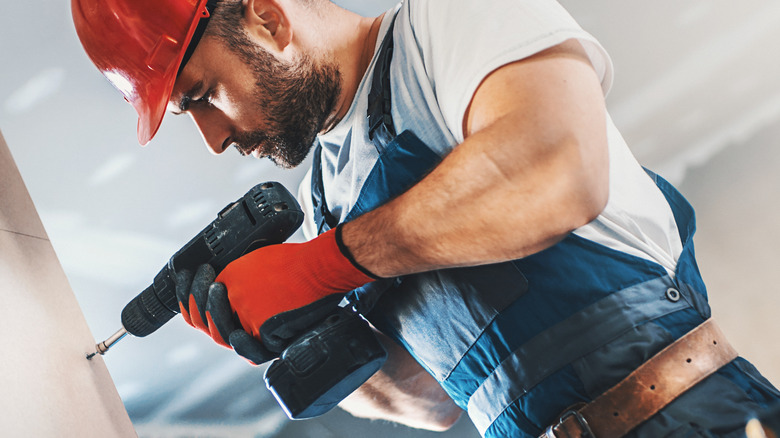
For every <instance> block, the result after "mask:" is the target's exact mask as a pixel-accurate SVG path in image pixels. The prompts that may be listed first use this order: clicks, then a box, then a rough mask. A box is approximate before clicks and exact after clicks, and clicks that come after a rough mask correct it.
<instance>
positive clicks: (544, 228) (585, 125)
mask: <svg viewBox="0 0 780 438" xmlns="http://www.w3.org/2000/svg"><path fill="white" fill-rule="evenodd" d="M559 55H560V53H552V54H542V55H537V56H540V58H539V59H536V57H535V58H534V59H532V60H530V61H523V62H521V63H517V64H516V65H510V66H509V67H504V68H502V69H501V70H499V71H497V72H496V73H494V74H493V75H491V77H489V78H488V79H489V80H486V81H485V83H483V85H482V86H481V87H480V90H479V91H478V92H477V94H476V95H475V97H474V101H473V102H472V107H474V108H475V110H474V111H476V112H475V113H474V115H473V117H471V118H470V119H469V121H470V122H471V123H470V124H469V125H470V127H471V129H468V130H467V132H468V131H471V132H474V134H473V135H470V136H468V137H467V139H466V140H465V141H464V142H463V143H462V144H461V145H459V146H458V147H457V148H456V149H455V150H454V151H453V152H452V153H451V154H450V155H449V156H447V157H446V158H445V160H444V161H443V162H442V163H441V164H440V165H439V166H438V167H437V168H436V169H434V171H433V172H431V173H430V174H429V175H428V176H427V177H426V178H425V179H423V180H422V181H421V182H420V183H418V184H417V185H416V186H414V187H413V188H412V189H410V190H409V191H407V192H406V193H404V194H403V195H402V196H400V197H398V198H396V199H394V200H393V201H391V202H390V203H388V204H386V205H384V206H383V207H381V208H378V209H376V210H374V211H373V212H370V213H368V214H366V215H364V216H362V217H361V218H359V219H357V220H355V221H353V222H351V223H349V224H347V225H346V226H345V227H344V230H343V238H344V243H345V245H346V246H347V247H348V248H349V249H350V251H351V252H352V253H353V255H354V257H355V259H356V260H357V261H358V263H360V264H362V265H363V266H365V267H366V268H367V269H369V270H370V271H372V272H374V273H375V274H377V275H380V276H395V275H402V274H408V273H413V272H419V271H426V270H431V269H439V268H446V267H455V266H467V265H478V264H485V263H493V262H499V261H504V260H510V259H515V258H520V257H524V256H526V255H529V254H533V253H535V252H538V251H540V250H542V249H544V248H547V247H549V246H551V245H553V244H554V243H556V242H558V241H559V240H561V239H562V238H563V237H565V236H566V234H567V233H569V232H570V231H572V230H573V229H575V228H577V227H579V226H582V225H584V224H586V223H588V222H589V221H591V220H592V219H594V218H595V217H596V216H597V215H598V214H599V213H600V212H601V210H602V209H603V208H604V206H605V205H606V201H607V193H608V153H607V146H606V133H605V131H606V122H605V111H604V108H603V107H604V104H603V97H602V95H601V89H600V86H599V83H598V81H597V79H596V77H595V74H594V72H593V70H592V68H591V67H590V65H589V64H586V61H583V60H582V58H581V57H582V56H584V54H581V53H577V52H576V51H575V53H572V52H571V51H565V53H564V54H563V56H559ZM518 78H519V81H518ZM535 81H536V82H538V83H536V82H535ZM517 84H519V85H517ZM507 95H510V96H511V97H509V98H507V97H503V96H507ZM518 101H520V102H533V105H529V104H525V105H520V106H518V105H517V102H518ZM479 108H483V110H481V111H479V110H478V109H479ZM484 108H487V110H484Z"/></svg>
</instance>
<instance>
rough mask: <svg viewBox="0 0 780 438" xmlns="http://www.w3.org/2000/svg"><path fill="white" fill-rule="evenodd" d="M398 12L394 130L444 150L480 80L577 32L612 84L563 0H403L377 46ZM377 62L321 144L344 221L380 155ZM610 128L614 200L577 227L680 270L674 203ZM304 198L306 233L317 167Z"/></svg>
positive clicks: (330, 201) (328, 190)
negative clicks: (369, 112) (373, 88)
mask: <svg viewBox="0 0 780 438" xmlns="http://www.w3.org/2000/svg"><path fill="white" fill-rule="evenodd" d="M396 12H397V14H398V17H397V19H396V23H395V27H394V30H393V39H394V46H395V47H394V51H393V60H392V64H391V68H390V78H391V89H392V104H393V107H392V114H393V121H394V124H395V128H396V132H399V133H400V132H402V131H404V130H406V129H411V130H412V131H413V132H414V133H415V134H416V135H417V136H418V137H420V139H421V140H422V141H423V142H424V143H425V144H427V145H428V146H429V147H431V148H432V149H433V150H434V151H435V152H436V153H437V154H439V155H440V156H442V157H444V156H446V155H447V154H448V153H449V152H450V151H452V149H453V148H455V147H457V145H458V144H460V143H461V142H462V141H463V131H462V126H463V116H464V114H465V111H466V108H467V106H468V104H469V102H470V101H471V98H472V96H473V95H474V92H475V91H476V89H477V87H478V86H479V84H480V83H481V81H482V80H483V79H484V78H485V77H486V76H487V75H488V74H489V73H491V72H492V71H494V70H496V69H497V68H500V67H501V66H503V65H505V64H508V63H511V62H514V61H518V60H521V59H523V58H527V57H529V56H531V55H533V54H535V53H538V52H540V51H542V50H545V49H547V48H550V47H552V46H555V45H557V44H560V43H562V42H564V41H566V40H569V39H576V40H578V41H579V42H580V43H581V44H582V46H583V47H584V49H585V51H586V53H587V54H588V57H589V59H590V61H591V64H592V65H593V68H594V70H595V71H596V73H597V75H598V77H599V78H600V79H601V85H602V89H603V91H604V93H605V94H606V93H607V91H608V90H609V88H610V86H611V84H612V62H611V60H610V58H609V55H607V53H606V51H605V50H604V48H603V47H602V46H601V45H600V44H599V43H598V41H596V39H595V38H593V37H592V36H591V35H590V34H588V33H587V32H585V31H584V30H582V29H581V28H580V26H579V25H578V24H577V23H576V22H575V21H574V19H573V18H572V17H571V16H570V15H569V14H568V13H567V12H566V10H564V9H563V7H562V6H561V5H560V4H558V3H557V2H556V1H553V0H491V1H490V2H485V1H482V0H440V1H435V0H406V1H405V2H404V3H402V4H400V5H399V6H396V8H394V9H393V10H391V11H388V13H386V14H385V17H384V19H383V20H382V24H381V27H380V31H379V37H378V38H377V43H376V48H375V51H378V49H379V46H380V44H381V42H382V39H383V38H384V35H385V34H386V33H387V29H388V27H389V24H390V20H391V19H392V17H393V15H394V14H395V13H396ZM373 71H374V62H373V61H372V63H371V65H370V66H369V68H368V71H367V72H366V74H365V76H364V77H363V80H362V82H361V83H360V86H359V88H358V91H357V93H356V96H355V100H354V101H353V102H352V106H351V108H350V109H349V111H348V113H347V114H346V116H345V117H344V119H342V120H341V122H340V123H339V124H338V125H337V126H336V127H334V129H332V130H331V131H330V132H328V133H327V134H324V135H321V136H320V137H319V138H318V139H319V141H320V143H321V144H322V146H323V148H322V156H321V158H322V169H323V185H324V188H325V198H326V201H327V205H328V207H329V208H330V211H331V213H332V214H333V215H334V216H335V217H336V218H338V219H339V220H343V219H344V218H345V217H346V216H347V214H348V213H349V211H350V209H351V208H352V206H353V205H354V203H355V201H356V198H357V196H358V194H359V193H360V189H361V188H362V185H363V182H364V181H365V178H366V177H367V176H368V174H369V173H370V171H371V169H372V168H373V166H374V163H375V162H376V160H377V158H378V156H379V152H378V151H377V150H376V147H375V146H374V145H373V143H372V142H370V141H369V139H368V136H367V132H368V127H367V121H366V108H367V104H368V92H369V89H370V85H371V78H372V76H373ZM606 129H607V133H608V141H609V159H610V164H609V172H610V195H609V202H608V203H607V206H606V208H605V209H604V211H603V212H602V213H601V215H600V216H599V217H598V218H597V219H596V220H594V221H593V222H591V223H589V224H588V225H585V226H583V227H581V228H579V229H577V230H575V233H576V234H577V235H579V236H581V237H583V238H586V239H589V240H592V241H595V242H597V243H600V244H602V245H605V246H607V247H610V248H613V249H617V250H619V251H622V252H625V253H629V254H632V255H635V256H639V257H642V258H645V259H648V260H652V261H655V262H657V263H659V264H660V265H661V266H664V267H665V268H666V269H667V271H668V272H669V273H670V274H673V271H674V268H675V266H676V262H677V258H678V257H679V255H680V252H681V251H682V243H681V241H680V237H679V234H678V231H677V226H676V224H675V220H674V216H673V214H672V211H671V208H670V207H669V205H668V203H667V202H666V200H665V198H664V196H663V194H662V193H661V192H660V190H658V188H657V187H656V185H655V183H654V182H653V181H652V180H651V179H650V178H649V177H648V175H647V174H646V173H645V172H644V170H643V169H642V167H641V166H640V165H639V164H638V163H637V162H636V160H635V159H634V157H633V155H632V154H631V152H630V150H629V149H628V147H627V146H626V143H625V141H624V140H623V138H622V137H621V135H620V133H619V132H618V130H617V129H616V128H615V126H614V125H613V123H612V120H611V119H610V118H609V117H607V126H606ZM299 198H300V201H301V204H302V205H303V207H304V211H305V212H306V213H307V219H306V221H305V223H304V234H305V235H306V236H307V238H312V237H314V236H315V235H316V227H315V226H314V222H313V219H312V218H313V214H312V207H311V204H312V202H311V171H310V172H309V174H308V175H307V176H306V178H304V180H303V182H302V184H301V188H300V191H299ZM511 202H512V200H511V199H508V200H507V203H511ZM519 232H522V230H520V231H519Z"/></svg>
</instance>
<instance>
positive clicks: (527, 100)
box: [463, 39, 609, 211]
mask: <svg viewBox="0 0 780 438" xmlns="http://www.w3.org/2000/svg"><path fill="white" fill-rule="evenodd" d="M606 125H607V124H606V109H605V104H604V95H603V90H602V86H601V80H600V78H599V75H598V74H597V73H596V71H595V70H594V68H593V66H592V64H591V62H590V59H589V57H588V55H587V53H586V52H585V50H584V49H583V47H582V45H581V44H580V43H579V42H578V41H577V40H573V39H572V40H567V41H564V42H563V43H561V44H558V45H556V46H553V47H551V48H549V49H546V50H544V51H542V52H539V53H537V54H535V55H533V56H531V57H528V58H525V59H523V60H520V61H516V62H512V63H509V64H506V65H504V66H502V67H500V68H498V69H496V70H494V71H493V72H491V73H490V74H489V75H488V76H486V77H485V78H484V79H483V80H482V82H481V83H480V85H479V87H478V88H477V90H476V92H475V93H474V95H473V97H472V99H471V102H470V103H469V105H468V107H467V109H466V111H465V114H464V117H463V132H464V137H466V138H468V137H470V136H472V135H474V134H476V133H479V132H486V131H488V132H491V134H492V136H493V137H494V138H496V139H500V140H502V142H503V143H504V144H506V145H507V146H508V148H509V151H511V156H512V158H513V159H512V160H506V161H507V162H506V163H505V165H506V166H507V170H506V172H508V173H509V172H517V171H522V169H523V168H526V169H527V168H528V167H529V166H537V167H540V166H543V165H547V164H549V163H551V162H560V163H561V165H560V166H551V168H554V169H556V170H557V171H558V172H557V173H555V174H553V175H550V176H551V177H556V178H566V177H568V176H572V177H575V178H577V182H576V183H575V184H581V182H582V181H585V182H586V184H587V190H585V192H586V193H590V194H591V195H592V196H593V197H594V199H593V201H594V205H601V208H603V206H604V205H605V204H606V201H607V197H608V189H609V152H608V146H607V129H606ZM486 134H487V133H486ZM491 134H487V135H486V136H487V137H488V138H489V137H490V135H491ZM515 144H517V145H521V144H522V148H523V149H522V150H521V151H518V150H512V148H513V147H514V146H513V145H515ZM509 151H507V152H509ZM496 155H497V156H498V157H501V156H505V157H509V156H510V155H508V154H506V155H503V154H502V153H501V152H500V151H497V152H496ZM495 161H496V162H497V163H499V164H500V163H501V162H502V160H501V159H500V158H498V159H496V160H495ZM596 210H599V211H600V209H599V208H597V209H596Z"/></svg>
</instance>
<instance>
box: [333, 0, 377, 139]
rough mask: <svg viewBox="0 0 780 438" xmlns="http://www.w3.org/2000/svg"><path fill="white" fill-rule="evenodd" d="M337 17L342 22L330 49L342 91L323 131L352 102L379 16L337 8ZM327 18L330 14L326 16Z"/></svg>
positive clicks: (371, 50) (371, 53) (370, 53)
mask: <svg viewBox="0 0 780 438" xmlns="http://www.w3.org/2000/svg"><path fill="white" fill-rule="evenodd" d="M334 14H337V15H338V17H333V18H335V19H336V20H337V21H332V23H341V24H339V25H336V26H334V27H336V29H335V30H334V32H333V38H334V40H333V41H334V43H335V44H332V45H331V48H330V51H331V56H332V59H334V60H335V61H336V65H338V67H339V72H340V74H341V93H340V95H339V100H338V102H337V104H336V106H335V110H334V111H333V113H332V114H331V115H330V116H329V117H328V119H327V120H326V122H325V124H324V129H323V131H322V132H328V131H330V130H331V129H333V127H334V126H336V125H337V124H338V122H339V121H340V120H341V119H342V118H343V117H344V116H345V115H346V114H347V112H348V111H349V108H350V107H351V106H352V101H353V99H354V98H355V94H356V93H357V89H358V87H359V86H360V82H361V80H362V79H363V76H364V75H365V74H366V70H368V66H369V64H370V63H371V59H372V58H373V57H374V49H375V47H376V40H377V37H378V35H379V27H380V26H381V24H382V17H384V14H382V15H380V16H378V17H361V16H359V15H356V14H354V13H352V12H349V11H346V10H343V9H340V10H339V11H337V12H334ZM329 19H330V18H329Z"/></svg>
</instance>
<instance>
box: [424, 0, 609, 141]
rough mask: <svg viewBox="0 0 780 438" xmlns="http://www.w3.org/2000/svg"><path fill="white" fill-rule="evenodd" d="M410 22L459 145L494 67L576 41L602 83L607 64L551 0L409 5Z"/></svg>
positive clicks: (448, 0) (434, 0)
mask: <svg viewBox="0 0 780 438" xmlns="http://www.w3.org/2000/svg"><path fill="white" fill-rule="evenodd" d="M410 14H411V17H410V19H411V23H412V26H413V29H414V33H415V38H416V40H417V43H418V45H419V48H420V50H421V52H422V56H423V63H424V65H425V69H426V73H427V75H428V77H429V80H430V81H431V83H432V85H433V88H434V92H435V94H436V98H437V100H438V102H439V106H440V108H441V109H442V114H443V116H444V119H445V122H446V123H447V125H448V127H449V128H450V130H451V131H452V132H453V133H454V134H455V137H456V140H457V141H458V142H461V141H463V129H462V128H463V116H464V114H465V112H466V108H467V106H468V104H469V103H470V102H471V98H472V96H473V95H474V92H475V91H476V90H477V87H478V86H479V84H480V83H481V82H482V80H483V79H484V78H485V77H486V76H487V75H488V74H490V73H491V72H493V71H494V70H496V69H498V68H499V67H501V66H503V65H505V64H508V63H511V62H514V61H518V60H521V59H523V58H527V57H529V56H531V55H533V54H535V53H538V52H540V51H542V50H545V49H547V48H550V47H553V46H555V45H557V44H560V43H562V42H564V41H566V40H568V39H577V40H579V41H580V43H581V44H582V46H583V47H584V49H585V51H586V52H587V55H588V57H589V59H590V61H591V64H592V65H593V68H594V69H595V71H596V73H597V74H598V76H599V79H600V80H601V86H602V89H603V91H604V94H606V93H607V91H608V90H609V88H610V86H611V84H612V62H611V60H610V59H609V55H608V54H607V53H606V51H605V50H604V48H603V47H602V46H601V44H599V43H598V41H596V39H595V38H593V36H591V35H590V34H588V33H587V32H585V31H584V30H583V29H582V28H581V27H580V26H579V25H578V24H577V22H576V21H574V19H573V18H572V17H571V15H569V13H568V12H567V11H566V10H565V9H564V8H563V7H562V6H561V5H560V4H558V3H557V2H556V1H554V0H490V1H485V0H416V1H415V0H410Z"/></svg>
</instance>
